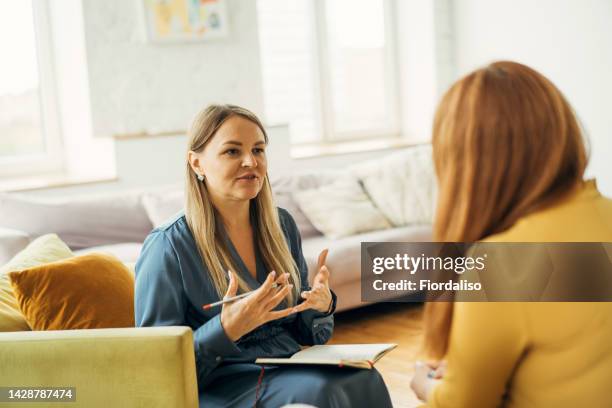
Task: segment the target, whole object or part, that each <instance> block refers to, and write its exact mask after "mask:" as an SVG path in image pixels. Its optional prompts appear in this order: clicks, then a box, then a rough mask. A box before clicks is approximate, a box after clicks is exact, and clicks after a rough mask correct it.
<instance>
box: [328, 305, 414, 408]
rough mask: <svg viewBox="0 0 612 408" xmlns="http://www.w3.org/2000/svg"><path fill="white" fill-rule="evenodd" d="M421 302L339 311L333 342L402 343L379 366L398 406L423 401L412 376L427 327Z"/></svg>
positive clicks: (407, 405)
mask: <svg viewBox="0 0 612 408" xmlns="http://www.w3.org/2000/svg"><path fill="white" fill-rule="evenodd" d="M422 312H423V307H422V305H420V304H411V303H380V304H376V305H372V306H367V307H364V308H360V309H357V310H351V311H348V312H342V313H338V314H337V315H336V316H335V318H336V326H335V329H334V336H333V337H332V339H331V341H330V343H343V344H346V343H397V344H398V347H397V348H396V349H395V350H393V351H391V352H390V353H389V354H387V355H386V356H385V357H383V358H382V359H381V360H380V361H379V362H378V363H376V368H377V369H378V371H380V373H381V374H382V376H383V378H384V379H385V382H386V384H387V387H388V388H389V392H390V393H391V400H392V401H393V406H394V407H395V408H408V407H410V408H412V407H416V406H418V405H419V404H420V402H419V400H418V399H417V398H416V396H415V395H414V393H413V392H412V390H411V389H410V380H411V379H412V374H413V372H414V370H413V367H414V361H415V360H416V359H417V358H418V356H419V352H420V348H421V342H422V336H423V330H422V323H421V318H422V314H423V313H422Z"/></svg>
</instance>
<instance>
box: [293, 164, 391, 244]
mask: <svg viewBox="0 0 612 408" xmlns="http://www.w3.org/2000/svg"><path fill="white" fill-rule="evenodd" d="M294 198H295V200H296V201H297V203H298V205H299V206H300V208H301V210H302V211H303V212H304V213H305V214H306V216H307V217H308V218H309V219H310V221H312V223H313V224H314V226H315V227H316V228H317V229H318V230H319V231H321V232H323V234H325V236H326V237H329V238H340V237H345V236H348V235H353V234H357V233H361V232H367V231H374V230H379V229H384V228H389V227H390V226H391V224H390V223H389V221H387V219H386V218H385V217H384V215H382V214H381V212H380V211H378V209H376V207H374V205H373V204H372V202H371V201H370V199H369V198H368V196H367V195H366V193H365V192H364V191H363V189H362V187H361V185H360V184H359V181H358V180H357V179H356V178H354V177H352V176H349V175H342V176H339V178H338V179H337V180H336V181H335V182H334V183H332V184H328V185H324V186H321V187H319V188H316V189H313V190H304V191H299V192H296V193H294Z"/></svg>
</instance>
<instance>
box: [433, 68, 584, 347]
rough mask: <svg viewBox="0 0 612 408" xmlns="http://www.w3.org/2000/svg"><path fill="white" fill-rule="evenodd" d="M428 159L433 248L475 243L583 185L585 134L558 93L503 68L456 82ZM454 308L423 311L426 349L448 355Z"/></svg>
mask: <svg viewBox="0 0 612 408" xmlns="http://www.w3.org/2000/svg"><path fill="white" fill-rule="evenodd" d="M432 143H433V156H434V163H435V168H436V175H437V179H438V186H439V195H438V202H437V209H436V216H435V222H434V238H435V240H436V241H447V242H461V241H462V242H475V241H478V240H481V239H483V238H484V237H487V236H489V235H492V234H495V233H499V232H501V231H504V230H506V229H508V228H509V227H511V226H512V225H513V224H514V223H515V222H516V221H517V220H518V219H519V218H520V217H523V216H525V215H526V214H528V213H531V212H533V211H536V210H538V209H540V208H542V207H544V206H547V205H549V204H550V203H552V202H554V201H555V200H556V199H558V198H559V197H560V196H562V195H564V194H566V193H567V192H568V191H569V190H570V189H572V188H573V187H575V186H576V185H577V184H578V183H579V182H580V181H582V178H583V175H584V170H585V167H586V164H587V161H588V159H587V152H586V148H585V145H584V141H583V135H582V132H581V129H580V126H579V124H578V121H577V119H576V117H575V114H574V112H573V110H572V108H571V107H570V105H569V104H568V102H567V101H566V100H565V98H564V97H563V95H562V93H561V92H560V91H559V90H558V89H557V88H556V87H555V86H554V85H553V83H552V82H550V81H549V80H548V79H547V78H546V77H544V76H543V75H542V74H540V73H538V72H536V71H535V70H533V69H531V68H529V67H527V66H525V65H522V64H518V63H515V62H509V61H500V62H495V63H492V64H490V65H489V66H487V67H484V68H482V69H478V70H476V71H474V72H472V73H471V74H469V75H467V76H466V77H464V78H462V79H461V80H459V81H458V82H456V83H455V84H454V85H453V86H452V87H451V88H450V89H449V90H448V91H447V92H446V94H445V95H444V97H443V98H442V101H441V103H440V105H439V106H438V109H437V112H436V115H435V119H434V126H433V135H432ZM452 311H453V304H452V303H442V302H438V303H428V304H427V305H426V307H425V348H426V350H427V351H428V353H429V355H430V356H432V357H437V358H440V357H442V356H443V355H444V354H445V353H446V350H447V348H448V339H449V334H450V329H451V324H452Z"/></svg>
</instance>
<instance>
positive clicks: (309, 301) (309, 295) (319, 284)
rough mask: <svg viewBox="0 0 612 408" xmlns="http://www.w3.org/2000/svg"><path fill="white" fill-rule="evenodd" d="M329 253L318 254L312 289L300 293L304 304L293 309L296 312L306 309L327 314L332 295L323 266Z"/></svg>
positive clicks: (325, 267)
mask: <svg viewBox="0 0 612 408" xmlns="http://www.w3.org/2000/svg"><path fill="white" fill-rule="evenodd" d="M328 252H329V251H328V250H327V249H324V250H323V251H321V253H320V254H319V260H318V262H317V269H318V272H317V275H316V276H315V278H314V282H313V284H312V288H311V289H310V290H307V291H304V292H302V298H304V299H305V301H304V302H302V303H300V304H299V305H297V306H296V307H295V308H296V309H297V311H298V312H301V311H303V310H306V309H314V310H317V311H319V312H321V313H327V312H328V311H329V309H330V307H331V302H332V295H331V291H330V290H329V270H328V269H327V266H325V260H326V258H327V253H328Z"/></svg>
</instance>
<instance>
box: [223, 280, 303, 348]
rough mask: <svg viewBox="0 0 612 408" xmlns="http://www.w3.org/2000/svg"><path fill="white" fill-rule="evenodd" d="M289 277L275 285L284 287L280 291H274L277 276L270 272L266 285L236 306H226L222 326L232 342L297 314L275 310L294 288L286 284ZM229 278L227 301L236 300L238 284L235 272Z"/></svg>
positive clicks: (232, 304) (292, 311)
mask: <svg viewBox="0 0 612 408" xmlns="http://www.w3.org/2000/svg"><path fill="white" fill-rule="evenodd" d="M288 275H289V274H283V275H281V276H280V277H279V279H278V280H277V281H276V283H278V284H280V285H281V289H276V288H275V287H274V283H275V281H274V278H275V276H276V274H275V272H270V273H269V274H268V277H267V278H266V280H265V281H264V283H263V284H262V285H261V286H260V287H259V288H258V289H257V290H255V291H253V293H252V294H250V295H249V296H247V297H245V298H242V299H239V300H237V301H235V302H229V303H224V304H223V308H222V309H221V325H222V326H223V329H224V330H225V334H227V337H229V338H230V340H232V341H236V340H238V339H239V338H240V337H242V336H244V335H245V334H247V333H249V332H251V331H253V330H254V329H256V328H257V327H259V326H261V325H263V324H264V323H267V322H269V321H271V320H276V319H281V318H283V317H285V316H288V315H290V314H291V313H295V312H296V310H295V307H289V308H286V309H283V310H278V311H275V310H274V308H275V307H276V306H277V305H278V304H279V303H280V302H281V301H282V300H283V299H284V298H285V296H287V294H288V293H289V292H290V291H291V289H292V288H293V285H288V284H287V278H288ZM229 277H230V279H229V286H228V288H227V292H226V293H225V296H224V297H223V298H224V299H227V298H228V297H232V296H236V292H237V291H238V282H237V281H236V279H235V278H234V274H233V273H232V272H229Z"/></svg>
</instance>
